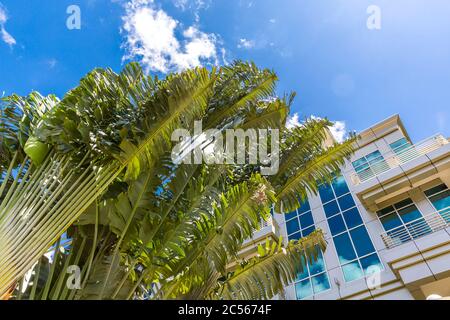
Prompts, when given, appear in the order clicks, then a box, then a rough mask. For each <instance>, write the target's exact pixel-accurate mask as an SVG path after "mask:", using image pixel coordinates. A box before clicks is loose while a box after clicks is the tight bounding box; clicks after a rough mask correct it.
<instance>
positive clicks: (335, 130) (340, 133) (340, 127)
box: [330, 121, 347, 142]
mask: <svg viewBox="0 0 450 320" xmlns="http://www.w3.org/2000/svg"><path fill="white" fill-rule="evenodd" d="M333 123H334V125H333V126H332V127H330V132H331V134H332V135H333V137H334V138H335V139H336V141H337V142H343V141H344V140H345V138H346V137H347V129H346V125H345V122H344V121H334V122H333Z"/></svg>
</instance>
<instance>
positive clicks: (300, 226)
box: [285, 200, 316, 240]
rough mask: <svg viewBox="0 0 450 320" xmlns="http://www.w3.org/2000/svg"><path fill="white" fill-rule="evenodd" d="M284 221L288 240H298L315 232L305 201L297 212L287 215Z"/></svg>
mask: <svg viewBox="0 0 450 320" xmlns="http://www.w3.org/2000/svg"><path fill="white" fill-rule="evenodd" d="M285 220H286V231H287V235H288V239H289V240H298V239H300V238H302V237H306V236H307V235H309V234H310V233H311V232H313V231H314V230H316V228H315V227H314V219H313V217H312V213H311V208H310V206H309V202H308V201H307V200H306V201H305V202H304V203H303V204H302V205H301V206H300V208H298V209H297V210H295V211H292V212H290V213H287V214H286V215H285Z"/></svg>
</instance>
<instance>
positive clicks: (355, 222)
mask: <svg viewBox="0 0 450 320" xmlns="http://www.w3.org/2000/svg"><path fill="white" fill-rule="evenodd" d="M342 215H343V216H344V220H345V223H346V224H347V227H348V228H353V227H356V226H359V225H360V224H362V223H363V222H362V219H361V215H360V214H359V211H358V209H356V208H353V209H350V210H347V211H345V212H343V213H342Z"/></svg>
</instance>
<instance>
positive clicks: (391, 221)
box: [380, 212, 402, 231]
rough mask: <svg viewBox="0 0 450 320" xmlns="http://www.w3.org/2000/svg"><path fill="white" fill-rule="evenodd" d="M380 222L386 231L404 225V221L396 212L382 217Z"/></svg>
mask: <svg viewBox="0 0 450 320" xmlns="http://www.w3.org/2000/svg"><path fill="white" fill-rule="evenodd" d="M380 221H381V224H382V225H383V227H384V230H386V231H388V230H391V229H394V228H397V227H399V226H401V225H402V221H401V220H400V218H399V217H398V215H397V213H395V212H394V213H391V214H388V215H385V216H384V217H381V218H380Z"/></svg>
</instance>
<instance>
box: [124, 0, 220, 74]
mask: <svg viewBox="0 0 450 320" xmlns="http://www.w3.org/2000/svg"><path fill="white" fill-rule="evenodd" d="M125 9H126V14H125V16H124V17H123V22H124V24H123V30H124V32H125V34H126V41H125V43H124V47H125V49H126V55H125V56H124V59H125V60H126V59H136V58H137V59H140V60H141V62H142V63H143V64H144V65H145V66H146V68H147V69H148V70H152V71H159V72H163V73H167V72H170V71H179V70H183V69H186V68H191V67H196V66H199V65H202V64H205V63H215V64H217V63H218V59H217V48H216V46H217V43H218V40H217V37H216V35H215V34H211V33H210V34H208V33H205V32H202V31H200V30H199V29H198V27H196V26H190V27H189V28H187V29H184V30H183V32H182V33H181V34H182V36H183V38H182V39H178V38H177V35H176V31H177V28H179V27H180V23H179V22H178V21H177V20H175V19H174V18H172V17H171V16H169V15H168V14H167V13H166V12H165V11H163V10H161V9H155V8H154V6H153V1H150V0H132V1H130V2H129V3H128V4H127V5H126V7H125Z"/></svg>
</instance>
